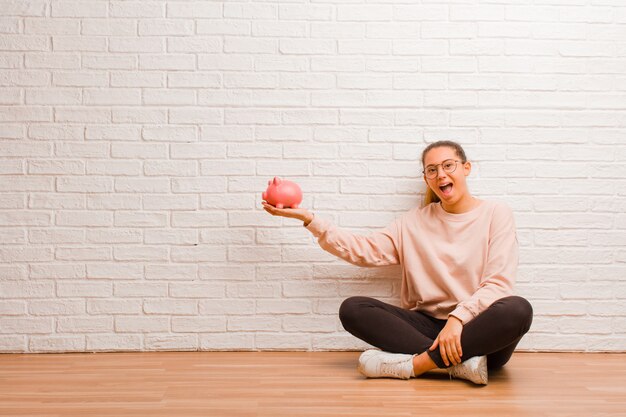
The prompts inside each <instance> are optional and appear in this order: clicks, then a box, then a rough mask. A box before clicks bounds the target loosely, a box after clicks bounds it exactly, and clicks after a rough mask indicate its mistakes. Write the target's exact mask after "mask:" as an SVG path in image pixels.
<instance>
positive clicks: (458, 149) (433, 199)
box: [422, 140, 467, 207]
mask: <svg viewBox="0 0 626 417" xmlns="http://www.w3.org/2000/svg"><path fill="white" fill-rule="evenodd" d="M441 147H448V148H452V149H453V150H454V152H455V153H456V156H457V157H458V158H459V159H460V160H461V162H462V163H466V162H467V156H465V151H464V150H463V147H462V146H461V145H459V144H458V143H456V142H453V141H451V140H440V141H437V142H433V143H431V144H430V145H428V146H427V147H426V148H425V149H424V150H423V151H422V167H424V160H425V159H426V154H427V153H428V151H430V150H431V149H434V148H441ZM424 169H426V168H425V167H424ZM440 201H441V199H440V198H439V197H438V196H437V194H435V192H434V191H433V190H432V189H431V188H430V187H429V186H428V185H427V186H426V194H425V195H424V202H423V204H422V207H426V206H427V205H429V204H430V203H438V202H440Z"/></svg>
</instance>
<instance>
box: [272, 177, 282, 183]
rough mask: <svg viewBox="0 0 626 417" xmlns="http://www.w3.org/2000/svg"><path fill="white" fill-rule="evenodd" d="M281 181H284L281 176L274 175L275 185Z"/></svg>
mask: <svg viewBox="0 0 626 417" xmlns="http://www.w3.org/2000/svg"><path fill="white" fill-rule="evenodd" d="M281 182H283V180H281V179H280V177H274V185H279V184H280V183H281Z"/></svg>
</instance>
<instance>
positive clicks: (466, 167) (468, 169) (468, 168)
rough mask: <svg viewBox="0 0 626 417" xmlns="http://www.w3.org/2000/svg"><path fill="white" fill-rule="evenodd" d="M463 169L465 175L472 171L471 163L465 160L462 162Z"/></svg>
mask: <svg viewBox="0 0 626 417" xmlns="http://www.w3.org/2000/svg"><path fill="white" fill-rule="evenodd" d="M463 170H464V171H465V176H466V177H467V176H468V175H469V174H470V172H472V163H471V162H470V161H467V162H465V163H464V164H463Z"/></svg>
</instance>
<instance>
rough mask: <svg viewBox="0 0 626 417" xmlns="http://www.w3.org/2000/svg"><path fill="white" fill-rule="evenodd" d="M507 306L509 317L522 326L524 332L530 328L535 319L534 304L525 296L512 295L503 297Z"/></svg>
mask: <svg viewBox="0 0 626 417" xmlns="http://www.w3.org/2000/svg"><path fill="white" fill-rule="evenodd" d="M502 301H503V302H505V303H506V306H507V319H508V320H510V321H512V322H515V323H518V324H519V325H521V326H522V333H526V332H528V330H530V325H531V323H532V321H533V306H532V305H531V304H530V302H529V301H528V300H527V299H525V298H524V297H520V296H518V295H512V296H510V297H506V298H503V299H502Z"/></svg>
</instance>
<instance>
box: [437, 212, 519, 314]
mask: <svg viewBox="0 0 626 417" xmlns="http://www.w3.org/2000/svg"><path fill="white" fill-rule="evenodd" d="M518 262H519V243H518V240H517V232H516V229H515V219H514V217H513V211H512V210H511V209H510V208H509V207H508V206H506V205H499V206H498V207H497V208H496V209H495V210H494V213H493V217H492V219H491V225H490V229H489V248H488V252H487V265H486V266H485V269H484V273H483V276H482V279H481V282H480V285H479V287H478V289H477V290H476V292H474V294H473V295H472V296H471V297H470V298H469V299H467V300H464V301H462V302H460V303H459V304H457V306H456V308H455V309H454V310H453V311H452V312H450V314H448V317H449V316H455V317H457V318H459V319H461V321H462V322H463V325H465V324H467V323H468V322H469V321H471V320H472V319H474V318H475V317H476V316H477V315H479V314H480V313H482V312H483V311H485V310H486V309H487V308H488V307H489V306H490V305H491V304H493V302H495V301H496V300H498V299H500V298H503V297H507V296H509V295H513V288H514V285H515V278H516V274H517V266H518Z"/></svg>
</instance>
